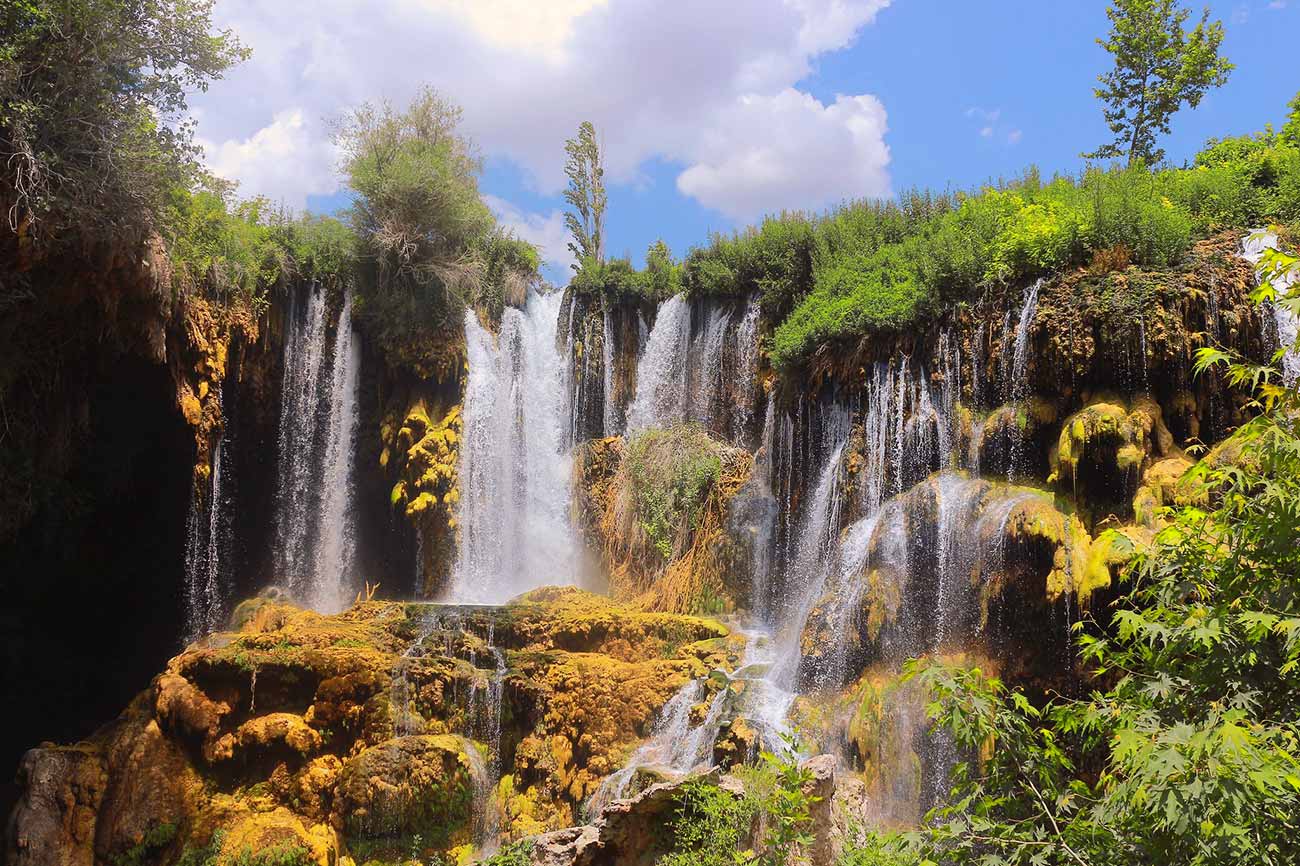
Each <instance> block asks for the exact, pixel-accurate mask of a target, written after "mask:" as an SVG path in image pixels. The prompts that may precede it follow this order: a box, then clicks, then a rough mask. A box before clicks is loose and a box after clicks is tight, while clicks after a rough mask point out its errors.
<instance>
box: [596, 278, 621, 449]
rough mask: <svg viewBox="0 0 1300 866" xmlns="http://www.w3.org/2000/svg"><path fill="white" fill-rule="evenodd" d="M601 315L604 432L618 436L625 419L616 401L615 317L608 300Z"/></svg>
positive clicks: (602, 305)
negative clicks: (602, 331)
mask: <svg viewBox="0 0 1300 866" xmlns="http://www.w3.org/2000/svg"><path fill="white" fill-rule="evenodd" d="M601 315H602V316H603V319H604V321H603V330H604V333H603V334H602V336H601V340H600V351H601V371H602V373H603V375H604V382H603V385H604V391H605V394H604V397H605V400H604V407H605V415H604V419H603V420H604V425H603V432H604V434H605V435H606V436H617V435H619V434H620V433H622V432H623V419H622V418H621V417H620V415H621V413H620V412H619V407H618V406H616V405H615V401H614V317H613V316H612V315H611V314H610V310H609V299H608V298H603V299H602V300H601Z"/></svg>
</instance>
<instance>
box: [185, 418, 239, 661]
mask: <svg viewBox="0 0 1300 866" xmlns="http://www.w3.org/2000/svg"><path fill="white" fill-rule="evenodd" d="M217 399H218V402H220V399H221V398H220V393H219V392H218V397H217ZM224 451H225V435H224V434H222V435H221V436H220V437H218V439H217V441H216V444H215V445H214V446H213V447H212V474H211V476H210V477H209V479H208V484H207V485H206V488H207V489H206V490H204V489H198V488H197V485H196V489H195V491H194V493H193V496H192V498H191V500H190V511H189V515H188V517H187V518H186V534H185V598H186V623H185V642H186V643H192V642H194V641H196V640H199V639H200V638H202V637H203V636H205V635H207V634H210V633H212V632H214V631H216V630H217V629H218V628H220V627H221V625H222V624H223V623H224V621H225V616H226V614H227V613H228V611H227V610H226V606H227V605H228V603H229V601H230V599H229V595H230V586H229V576H228V575H227V573H226V569H227V567H228V566H227V563H226V561H225V560H226V554H227V553H228V551H229V549H230V533H231V519H232V508H233V505H234V503H233V502H232V497H231V495H230V491H229V490H228V489H227V478H226V474H225V472H224V471H223V463H224V460H223V457H222V454H223V452H224Z"/></svg>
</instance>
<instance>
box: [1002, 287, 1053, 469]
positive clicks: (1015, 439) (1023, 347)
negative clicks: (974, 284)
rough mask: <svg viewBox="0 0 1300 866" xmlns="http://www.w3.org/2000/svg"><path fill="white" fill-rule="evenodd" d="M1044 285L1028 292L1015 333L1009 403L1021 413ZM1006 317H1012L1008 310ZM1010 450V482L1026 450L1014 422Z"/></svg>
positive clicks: (1027, 393) (1008, 389) (1022, 435)
mask: <svg viewBox="0 0 1300 866" xmlns="http://www.w3.org/2000/svg"><path fill="white" fill-rule="evenodd" d="M1042 285H1043V281H1042V280H1041V279H1039V280H1036V281H1035V282H1034V283H1033V284H1032V285H1031V286H1030V287H1029V290H1028V291H1027V292H1025V300H1024V303H1023V304H1022V305H1021V307H1020V316H1019V317H1018V318H1017V320H1016V333H1015V352H1014V354H1013V355H1012V361H1011V371H1010V377H1009V378H1008V379H1007V382H1006V390H1007V402H1008V403H1010V404H1011V405H1012V406H1014V407H1015V409H1016V412H1017V413H1019V410H1020V408H1021V407H1022V406H1023V404H1024V402H1025V400H1026V398H1027V397H1028V396H1029V376H1028V372H1029V332H1030V330H1031V329H1032V328H1033V324H1034V316H1035V315H1036V314H1037V313H1038V290H1039V288H1040V287H1041V286H1042ZM1007 315H1008V316H1010V311H1009V310H1008V312H1007ZM1002 351H1003V354H1004V357H1005V353H1006V343H1005V342H1004V343H1003V344H1002ZM1010 440H1011V447H1010V453H1009V455H1008V457H1007V480H1008V481H1010V480H1011V479H1012V478H1014V477H1015V475H1016V473H1017V472H1018V471H1019V469H1020V452H1021V450H1022V449H1023V448H1024V444H1025V443H1024V433H1023V431H1022V430H1021V428H1020V424H1019V423H1016V419H1014V418H1013V423H1012V425H1011V431H1010Z"/></svg>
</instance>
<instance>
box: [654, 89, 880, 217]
mask: <svg viewBox="0 0 1300 866" xmlns="http://www.w3.org/2000/svg"><path fill="white" fill-rule="evenodd" d="M884 133H885V107H884V106H883V105H881V104H880V101H879V100H878V99H876V98H875V97H874V96H840V97H837V98H836V100H835V102H834V103H832V104H831V105H822V104H821V103H820V102H819V101H817V100H816V99H814V98H813V97H811V96H809V95H808V94H806V93H800V92H799V91H797V90H794V89H792V88H789V89H786V90H783V91H782V92H780V93H778V94H776V95H775V96H771V97H761V96H747V97H744V98H742V99H741V100H740V102H739V103H738V104H737V105H735V106H732V107H731V108H730V109H728V110H727V111H726V112H724V113H723V114H722V116H720V117H719V118H718V119H717V122H716V124H715V126H714V128H713V130H712V132H711V134H710V135H709V136H708V138H707V140H706V141H705V142H704V145H703V147H702V148H701V151H700V153H699V161H698V162H697V163H696V164H694V165H692V166H691V167H690V168H688V169H686V171H684V172H682V174H681V175H680V176H679V177H678V178H677V188H678V189H679V190H680V191H681V192H682V193H684V194H685V195H689V196H692V197H694V198H696V199H698V200H699V201H700V202H702V203H703V204H705V205H706V206H708V207H712V208H716V209H717V210H720V211H722V212H723V213H725V214H728V215H729V216H732V217H736V218H738V219H744V218H752V217H755V216H757V215H759V214H762V213H763V212H765V211H772V210H777V209H779V208H781V207H782V206H784V205H786V204H787V203H792V202H796V203H798V204H799V206H802V207H807V208H821V207H823V206H825V205H828V204H832V203H834V202H836V201H838V200H840V199H842V198H844V196H845V192H846V190H849V191H852V193H853V194H855V195H868V196H885V195H888V194H889V176H888V174H887V173H886V171H885V166H886V165H887V164H888V162H889V148H888V147H886V146H885V142H884Z"/></svg>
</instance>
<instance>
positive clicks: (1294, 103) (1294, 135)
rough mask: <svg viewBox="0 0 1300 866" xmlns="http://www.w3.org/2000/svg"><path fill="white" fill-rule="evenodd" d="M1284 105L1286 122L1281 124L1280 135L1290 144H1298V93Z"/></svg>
mask: <svg viewBox="0 0 1300 866" xmlns="http://www.w3.org/2000/svg"><path fill="white" fill-rule="evenodd" d="M1286 107H1287V115H1286V123H1284V124H1283V125H1282V137H1283V138H1285V139H1287V140H1289V141H1290V142H1291V143H1292V144H1296V145H1300V93H1297V94H1296V95H1295V96H1293V97H1291V101H1290V102H1288V103H1287V104H1286Z"/></svg>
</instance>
